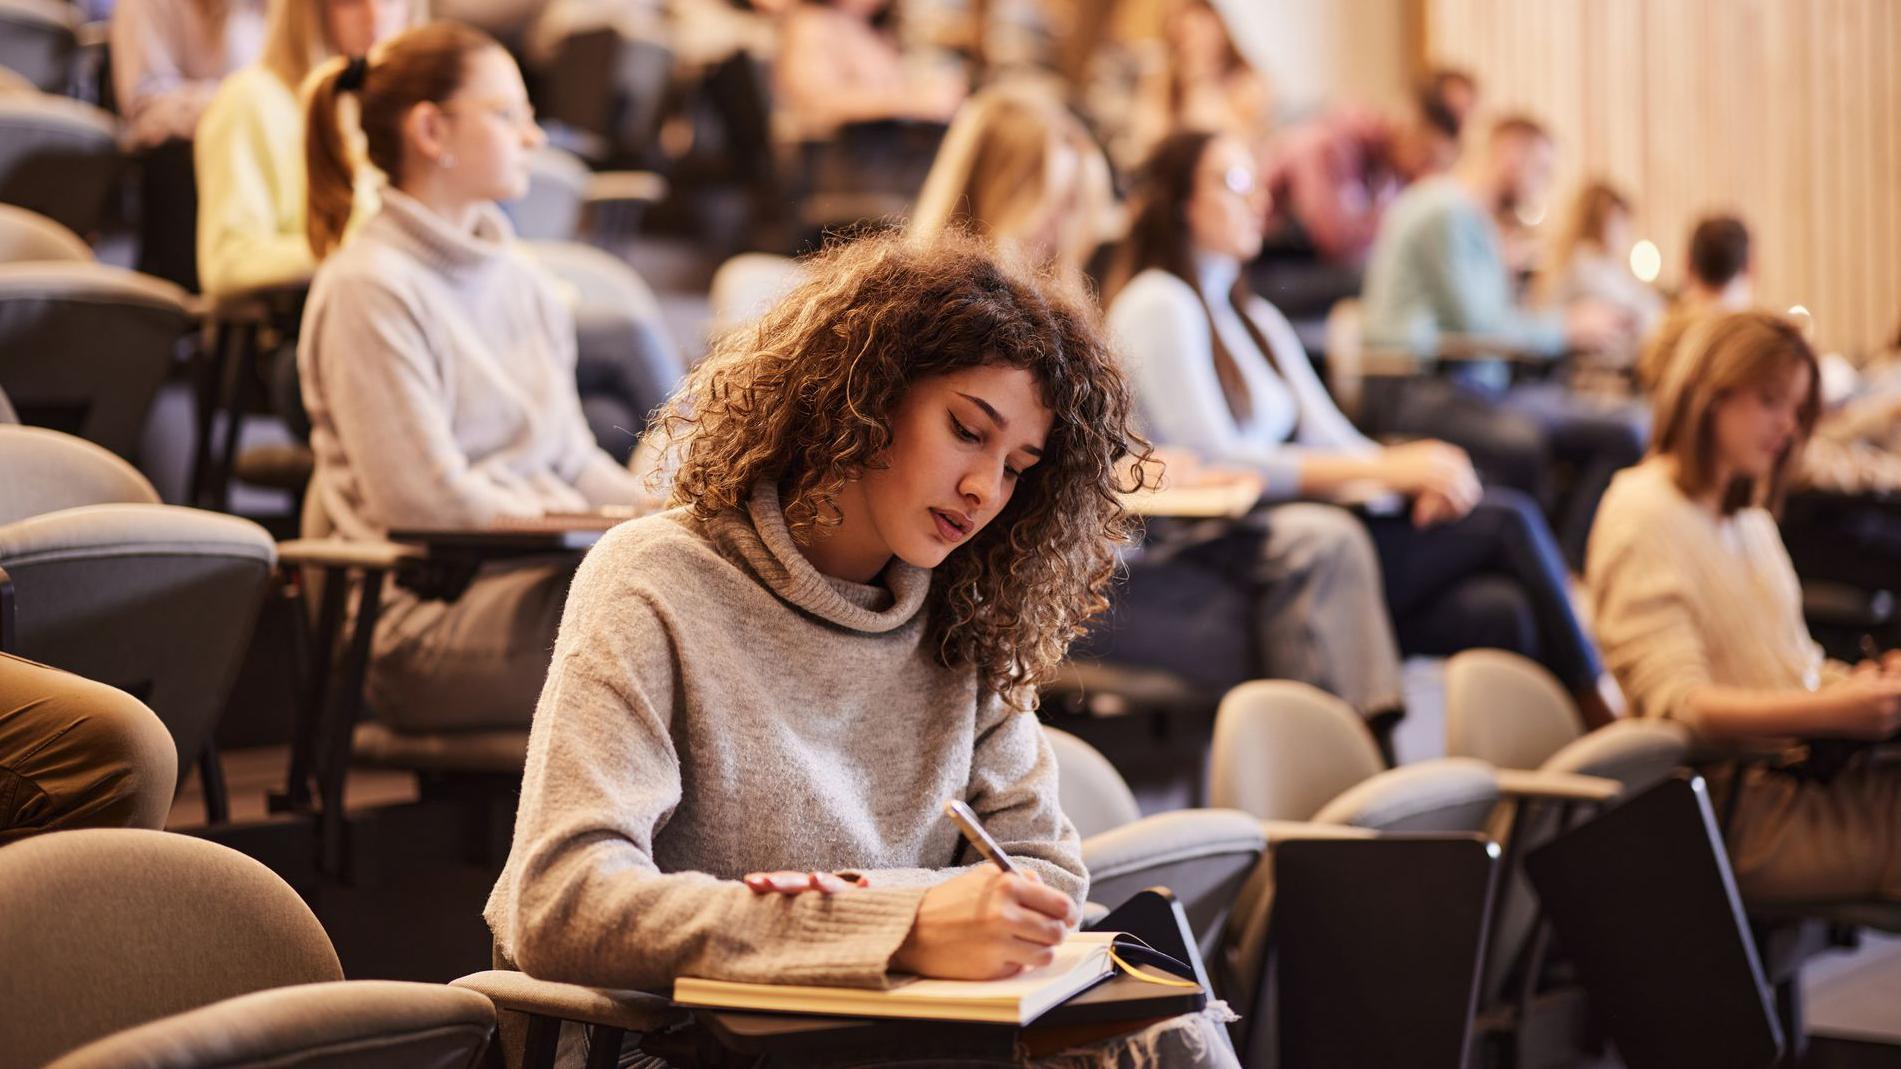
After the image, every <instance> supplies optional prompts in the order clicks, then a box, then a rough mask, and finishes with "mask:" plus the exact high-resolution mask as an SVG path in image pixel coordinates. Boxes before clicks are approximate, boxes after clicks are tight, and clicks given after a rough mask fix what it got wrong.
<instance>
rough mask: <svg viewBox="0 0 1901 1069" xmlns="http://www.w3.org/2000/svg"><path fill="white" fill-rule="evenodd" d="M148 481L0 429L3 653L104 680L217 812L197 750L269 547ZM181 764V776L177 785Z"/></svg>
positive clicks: (260, 533)
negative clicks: (150, 723) (143, 712)
mask: <svg viewBox="0 0 1901 1069" xmlns="http://www.w3.org/2000/svg"><path fill="white" fill-rule="evenodd" d="M157 501H158V495H157V494H156V493H154V492H153V490H152V487H151V484H149V483H147V482H146V481H145V479H144V478H143V477H142V476H140V475H139V473H138V472H136V471H134V470H132V468H131V466H130V465H128V464H126V463H125V462H124V461H122V460H120V459H119V458H118V457H116V456H113V455H112V454H111V453H109V452H107V451H106V450H104V449H102V448H100V447H99V446H96V445H93V444H92V443H90V442H86V441H84V440H82V439H78V438H74V437H72V436H71V435H65V434H60V433H59V432H57V431H49V430H44V429H40V428H34V427H17V426H0V572H3V573H4V575H5V579H4V582H5V584H6V585H7V586H8V588H9V589H10V592H11V595H12V599H13V607H14V615H15V618H14V620H13V621H12V626H11V627H9V628H7V629H6V630H7V635H6V642H7V644H8V647H9V649H8V652H11V653H16V654H18V655H20V656H22V657H26V658H29V659H31V660H35V661H39V662H41V663H43V664H49V665H52V666H54V667H56V668H63V669H65V670H67V671H69V672H73V673H75V674H77V675H82V676H85V677H86V678H88V679H95V680H98V681H99V682H102V683H106V684H109V685H111V686H115V687H118V688H119V689H121V690H124V691H126V692H128V693H130V694H132V695H133V696H134V697H137V698H139V699H140V700H141V701H144V702H145V703H146V704H147V705H149V706H151V707H152V711H153V712H155V713H157V714H158V716H159V719H160V720H162V721H164V723H165V726H166V729H167V730H169V731H170V732H171V734H172V741H173V742H174V743H175V744H176V745H177V747H178V753H179V759H180V762H181V763H189V762H193V761H200V760H201V758H202V764H201V768H202V769H203V770H204V772H205V786H206V802H207V807H208V808H209V809H210V811H211V816H212V819H214V820H217V819H222V817H223V808H224V801H223V791H222V782H221V779H220V777H219V776H218V774H217V769H218V766H217V761H216V757H215V754H213V753H212V752H211V748H210V744H211V738H212V732H213V729H214V728H215V727H216V724H217V719H218V716H219V714H220V713H222V712H223V710H224V704H225V699H226V698H227V697H228V695H229V694H230V690H231V684H232V682H233V680H234V679H235V678H236V675H237V670H238V666H239V664H240V662H241V660H242V658H243V656H244V653H245V651H246V650H247V649H248V648H249V645H250V638H251V625H252V622H253V621H254V620H255V618H256V614H257V609H258V606H259V604H260V603H261V602H262V599H263V595H264V590H265V586H266V584H267V583H268V582H269V579H270V573H271V569H272V567H273V566H274V564H275V561H276V544H275V543H274V542H272V541H271V537H270V535H269V534H268V533H266V532H265V531H264V529H263V528H261V527H259V526H258V525H257V524H254V523H252V522H250V521H248V520H241V519H238V518H237V517H234V516H226V515H223V514H221V513H215V512H202V511H199V510H197V509H185V508H175V507H172V506H168V505H160V504H158V503H157ZM183 778H184V777H183V775H182V770H181V775H180V779H181V781H182V780H183Z"/></svg>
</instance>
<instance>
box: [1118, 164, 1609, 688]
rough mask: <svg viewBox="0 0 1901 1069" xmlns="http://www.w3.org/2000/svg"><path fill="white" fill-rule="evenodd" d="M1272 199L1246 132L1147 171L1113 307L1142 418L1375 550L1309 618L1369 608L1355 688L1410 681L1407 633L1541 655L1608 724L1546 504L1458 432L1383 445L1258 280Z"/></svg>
mask: <svg viewBox="0 0 1901 1069" xmlns="http://www.w3.org/2000/svg"><path fill="white" fill-rule="evenodd" d="M1262 199H1263V191H1262V189H1261V187H1260V185H1259V182H1258V180H1257V178H1256V176H1255V173H1254V171H1253V169H1252V165H1251V163H1250V160H1249V155H1248V152H1247V149H1246V146H1245V145H1244V144H1243V143H1242V142H1241V141H1239V140H1238V139H1236V138H1233V137H1229V136H1225V135H1213V134H1209V133H1206V132H1194V131H1191V132H1184V133H1180V134H1176V135H1174V136H1173V137H1170V138H1169V139H1168V140H1166V141H1164V142H1162V144H1161V145H1160V146H1159V147H1158V148H1157V149H1156V151H1155V154H1154V156H1152V157H1151V159H1150V161H1149V163H1148V165H1147V167H1145V168H1144V171H1143V173H1142V177H1141V188H1140V190H1139V192H1138V194H1137V202H1138V204H1140V208H1139V210H1138V213H1137V215H1136V218H1135V219H1134V221H1133V222H1132V224H1131V227H1130V236H1129V240H1128V243H1127V245H1126V246H1125V249H1124V257H1123V259H1122V261H1121V263H1119V264H1118V269H1117V271H1116V272H1115V274H1114V276H1113V279H1112V282H1111V286H1110V297H1111V302H1110V306H1109V317H1108V319H1109V326H1110V329H1111V331H1112V332H1113V333H1114V335H1115V336H1116V337H1117V339H1118V340H1119V341H1120V343H1121V345H1122V350H1123V359H1124V360H1125V362H1126V363H1127V365H1128V368H1129V374H1130V379H1131V381H1132V383H1133V384H1134V388H1135V395H1136V409H1137V412H1138V413H1139V415H1140V416H1141V418H1142V422H1143V426H1144V427H1145V428H1146V429H1147V431H1148V433H1150V434H1151V435H1152V436H1153V437H1154V439H1155V440H1156V441H1157V442H1158V443H1159V444H1161V445H1164V446H1170V447H1174V448H1177V449H1185V450H1189V451H1192V452H1194V453H1195V454H1197V455H1198V456H1199V457H1200V458H1201V459H1202V460H1204V461H1206V462H1208V463H1211V464H1218V465H1222V466H1224V467H1227V468H1238V469H1243V470H1247V471H1250V472H1253V473H1255V474H1257V475H1258V476H1260V477H1261V478H1262V479H1264V480H1265V484H1266V497H1267V499H1268V500H1270V501H1279V502H1290V501H1299V500H1303V499H1304V500H1305V501H1308V502H1312V503H1310V504H1304V505H1301V506H1293V505H1283V506H1280V507H1279V508H1276V509H1271V510H1269V511H1268V512H1267V513H1266V522H1267V524H1268V526H1269V528H1270V530H1271V529H1272V528H1273V527H1274V526H1275V525H1277V524H1279V523H1280V522H1281V520H1280V515H1281V512H1282V510H1284V509H1285V510H1291V509H1296V508H1299V509H1302V510H1305V513H1306V514H1307V515H1310V516H1311V517H1312V520H1311V521H1309V522H1312V523H1315V524H1319V523H1325V524H1326V525H1327V527H1328V529H1330V530H1331V531H1332V532H1333V534H1334V537H1335V538H1337V539H1341V540H1348V541H1352V542H1355V543H1357V544H1361V545H1366V544H1368V543H1370V547H1369V548H1370V549H1371V550H1372V551H1373V554H1372V560H1371V561H1370V562H1369V563H1376V564H1377V571H1376V572H1375V573H1374V574H1373V575H1372V576H1371V577H1369V578H1366V579H1360V578H1358V577H1354V578H1349V577H1348V576H1349V573H1347V572H1345V571H1343V570H1341V569H1339V568H1331V569H1328V570H1327V571H1325V572H1324V573H1322V574H1323V579H1322V581H1321V585H1320V588H1319V589H1320V593H1319V594H1318V595H1317V597H1316V600H1315V602H1314V603H1313V604H1311V605H1307V606H1297V607H1296V608H1297V611H1296V612H1295V614H1294V616H1293V617H1292V619H1293V620H1294V621H1295V623H1296V625H1298V624H1300V623H1305V624H1306V625H1307V626H1309V627H1314V628H1316V630H1317V629H1318V626H1319V624H1320V622H1321V621H1325V620H1327V619H1329V618H1330V617H1331V615H1332V614H1334V613H1339V612H1344V611H1346V608H1347V606H1348V605H1353V606H1355V607H1356V608H1357V612H1358V617H1359V618H1358V619H1357V620H1355V621H1354V623H1355V626H1354V627H1352V628H1350V629H1348V630H1347V631H1346V632H1345V634H1344V635H1343V636H1342V638H1343V641H1344V642H1345V646H1344V647H1343V648H1345V649H1351V650H1353V651H1355V652H1356V653H1358V655H1359V661H1358V663H1357V664H1355V665H1353V667H1352V669H1351V671H1352V673H1353V674H1355V675H1356V676H1357V678H1356V679H1355V680H1354V683H1355V684H1357V685H1365V682H1366V680H1367V679H1368V678H1369V677H1371V678H1381V679H1383V678H1385V677H1386V676H1387V673H1389V672H1392V673H1394V674H1396V673H1397V653H1396V652H1395V651H1394V650H1393V648H1392V640H1391V638H1388V637H1387V636H1388V635H1391V634H1396V635H1397V639H1398V649H1400V650H1404V651H1406V652H1409V653H1421V654H1439V655H1444V654H1449V653H1453V652H1456V651H1458V650H1460V649H1466V648H1471V647H1475V646H1494V647H1501V648H1507V649H1513V650H1516V651H1518V652H1520V653H1523V654H1525V655H1527V656H1530V657H1533V658H1536V659H1538V660H1540V661H1541V662H1542V663H1543V664H1544V665H1545V666H1546V667H1547V668H1549V669H1551V671H1552V673H1553V674H1554V675H1556V676H1557V677H1558V678H1559V679H1560V680H1561V681H1563V683H1564V684H1565V685H1566V687H1567V689H1569V690H1570V691H1571V692H1572V694H1573V695H1574V696H1575V697H1576V698H1577V700H1578V702H1579V705H1580V708H1581V709H1582V710H1583V711H1584V713H1585V715H1586V717H1587V719H1589V720H1590V721H1592V722H1594V723H1595V722H1602V721H1605V720H1608V718H1609V711H1608V709H1607V707H1606V705H1605V703H1604V701H1603V699H1602V698H1601V697H1600V696H1599V694H1598V690H1597V687H1598V676H1599V674H1600V669H1599V665H1598V661H1597V654H1596V651H1595V650H1594V649H1593V648H1592V646H1591V643H1590V640H1589V638H1587V637H1586V636H1585V634H1584V630H1583V626H1582V625H1581V624H1580V623H1579V622H1578V619H1577V616H1576V614H1575V613H1574V612H1573V611H1572V608H1571V604H1570V601H1569V593H1568V588H1567V578H1566V575H1565V570H1564V562H1563V560H1562V559H1561V558H1560V557H1559V555H1558V550H1557V546H1556V544H1555V543H1554V542H1553V540H1552V537H1551V531H1550V528H1549V527H1548V526H1547V525H1546V523H1545V520H1544V518H1543V516H1541V515H1540V514H1539V512H1538V510H1537V507H1536V506H1535V504H1533V503H1532V502H1531V501H1530V500H1529V499H1527V498H1526V497H1525V496H1524V495H1523V494H1519V493H1515V492H1512V491H1509V490H1504V489H1494V490H1490V491H1486V490H1483V489H1482V488H1481V487H1480V485H1479V480H1478V476H1477V474H1476V473H1475V472H1474V471H1473V468H1472V464H1471V462H1470V460H1468V459H1467V458H1466V456H1465V454H1464V453H1463V452H1461V451H1460V450H1459V449H1457V448H1456V447H1454V446H1451V445H1448V444H1446V443H1445V442H1440V441H1417V442H1411V443H1407V444H1405V445H1399V446H1391V447H1382V446H1380V445H1377V444H1375V443H1374V442H1372V441H1370V440H1368V439H1367V438H1366V437H1364V436H1363V435H1361V434H1360V432H1359V431H1358V430H1356V429H1354V427H1353V425H1352V424H1351V423H1349V422H1348V421H1347V419H1346V417H1345V416H1344V415H1342V414H1341V412H1340V410H1339V408H1338V407H1336V406H1335V405H1334V403H1333V401H1332V399H1331V398H1330V397H1328V395H1327V391H1326V389H1325V387H1324V386H1322V385H1321V383H1320V379H1319V376H1318V375H1317V374H1315V372H1314V369H1313V366H1312V365H1311V363H1310V362H1309V361H1308V360H1307V356H1306V353H1305V351H1304V350H1303V349H1302V348H1301V345H1300V342H1299V339H1298V338H1297V337H1296V336H1295V335H1294V331H1293V328H1292V326H1291V325H1290V324H1289V323H1288V322H1287V320H1286V318H1285V317H1284V316H1282V315H1281V314H1280V313H1279V312H1278V311H1277V310H1276V309H1275V308H1274V306H1273V305H1271V304H1269V303H1268V302H1266V301H1264V300H1262V299H1261V298H1260V297H1258V296H1256V295H1255V294H1253V293H1252V292H1250V291H1249V290H1248V289H1247V285H1246V282H1245V281H1244V277H1243V276H1242V275H1241V264H1242V263H1244V262H1246V261H1247V260H1249V259H1252V258H1253V256H1254V255H1256V254H1257V253H1258V252H1259V251H1260V243H1261V218H1262V213H1261V209H1262V207H1263V204H1262ZM1342 506H1344V507H1342ZM1359 582H1366V583H1367V584H1368V585H1367V587H1366V588H1364V589H1361V588H1359V587H1357V586H1356V585H1354V584H1357V583H1359ZM1291 589H1293V590H1298V589H1300V586H1299V584H1295V585H1294V586H1293V587H1292V588H1291ZM1382 597H1383V602H1382ZM1322 607H1324V608H1325V610H1326V611H1325V612H1324V613H1323V612H1322V611H1321V609H1322ZM1312 644H1313V642H1312V640H1311V639H1310V640H1309V642H1308V643H1307V645H1308V646H1311V645H1312ZM1292 648H1301V647H1300V646H1298V645H1296V646H1294V647H1292ZM1294 677H1295V678H1303V677H1302V676H1299V675H1295V676H1294ZM1326 685H1329V686H1331V687H1334V688H1338V687H1340V686H1342V685H1343V684H1342V683H1340V682H1339V681H1331V682H1330V683H1329V684H1326Z"/></svg>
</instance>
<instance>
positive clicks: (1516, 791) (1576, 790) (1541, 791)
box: [1498, 768, 1624, 805]
mask: <svg viewBox="0 0 1901 1069" xmlns="http://www.w3.org/2000/svg"><path fill="white" fill-rule="evenodd" d="M1623 790H1624V785H1623V784H1621V783H1619V782H1617V781H1616V780H1614V779H1605V778H1604V777H1602V776H1585V775H1580V774H1578V773H1576V772H1541V771H1535V770H1525V769H1516V768H1501V769H1499V770H1498V793H1499V794H1501V795H1503V796H1504V797H1506V798H1511V799H1514V800H1518V801H1526V800H1537V801H1550V802H1590V803H1593V804H1596V805H1602V804H1603V803H1605V802H1608V801H1610V800H1611V799H1613V798H1616V797H1617V796H1618V795H1619V794H1621V793H1623Z"/></svg>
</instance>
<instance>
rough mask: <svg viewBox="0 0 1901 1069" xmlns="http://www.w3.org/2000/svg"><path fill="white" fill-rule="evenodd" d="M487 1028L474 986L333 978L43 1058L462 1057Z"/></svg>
mask: <svg viewBox="0 0 1901 1069" xmlns="http://www.w3.org/2000/svg"><path fill="white" fill-rule="evenodd" d="M494 1028H495V1010H494V1008H493V1007H492V1006H490V1005H489V1004H488V1003H487V1002H486V1001H484V1000H483V999H481V998H479V997H477V993H472V992H468V991H454V990H451V989H449V988H446V987H443V986H442V985H440V984H420V983H407V982H403V981H396V980H335V981H330V982H326V983H315V984H295V985H292V986H290V987H273V988H268V989H266V990H263V991H253V992H251V993H250V994H247V995H237V996H234V997H232V998H228V999H224V1000H222V1001H219V1002H213V1003H211V1004H210V1005H208V1006H200V1007H198V1008H197V1009H194V1010H186V1011H184V1012H182V1013H177V1014H173V1015H171V1016H169V1017H161V1018H159V1019H158V1020H156V1021H148V1022H146V1023H144V1024H141V1025H136V1026H134V1027H131V1028H128V1029H126V1030H124V1031H121V1032H114V1033H112V1034H111V1035H108V1036H105V1037H104V1038H101V1039H98V1040H95V1041H93V1042H91V1043H88V1044H86V1045H85V1046H83V1047H80V1048H79V1049H77V1050H74V1051H70V1052H68V1053H66V1054H64V1055H62V1056H61V1057H60V1058H59V1059H58V1060H56V1061H54V1062H53V1063H51V1064H52V1065H53V1066H57V1067H58V1069H144V1067H149V1066H211V1065H220V1066H239V1065H244V1066H261V1065H277V1066H283V1065H311V1064H322V1065H344V1064H348V1065H416V1064H425V1065H468V1064H470V1059H472V1058H474V1057H475V1056H476V1054H477V1053H478V1052H480V1051H481V1050H482V1049H483V1048H485V1047H486V1046H488V1042H489V1036H490V1034H491V1033H492V1032H493V1031H494ZM452 1056H453V1060H452Z"/></svg>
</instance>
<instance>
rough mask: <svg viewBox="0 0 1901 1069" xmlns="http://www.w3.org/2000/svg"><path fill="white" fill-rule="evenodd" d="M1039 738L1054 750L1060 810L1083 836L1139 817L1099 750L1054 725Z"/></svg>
mask: <svg viewBox="0 0 1901 1069" xmlns="http://www.w3.org/2000/svg"><path fill="white" fill-rule="evenodd" d="M1043 737H1044V738H1046V739H1048V740H1049V743H1050V749H1051V750H1053V751H1055V753H1056V793H1057V797H1058V798H1059V799H1060V800H1061V802H1062V806H1063V813H1064V814H1065V815H1067V816H1068V817H1069V821H1070V823H1072V824H1074V825H1076V831H1077V832H1078V833H1080V834H1081V835H1082V837H1083V838H1085V839H1087V838H1089V837H1090V836H1092V835H1099V834H1101V833H1103V832H1105V831H1109V830H1110V829H1112V828H1120V827H1122V826H1123V825H1124V824H1133V823H1135V822H1136V821H1137V820H1139V819H1141V817H1142V810H1141V809H1140V808H1139V807H1138V806H1137V805H1136V804H1135V794H1134V792H1132V791H1130V790H1129V785H1128V783H1127V782H1125V781H1124V780H1123V779H1122V773H1120V772H1117V771H1116V767H1115V766H1114V765H1112V764H1110V763H1109V759H1108V758H1106V757H1104V756H1102V752H1101V751H1099V750H1097V749H1096V748H1095V747H1094V746H1091V745H1089V744H1088V743H1086V742H1084V741H1083V740H1081V739H1079V738H1077V737H1076V736H1074V735H1071V734H1070V733H1069V732H1067V731H1063V730H1060V729H1058V728H1053V727H1045V728H1044V729H1043ZM1105 904H1106V905H1115V903H1113V902H1109V903H1105Z"/></svg>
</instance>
